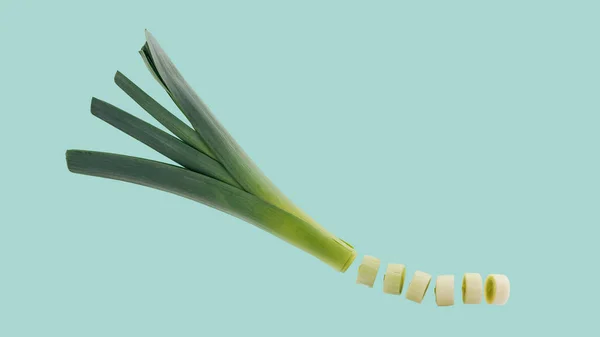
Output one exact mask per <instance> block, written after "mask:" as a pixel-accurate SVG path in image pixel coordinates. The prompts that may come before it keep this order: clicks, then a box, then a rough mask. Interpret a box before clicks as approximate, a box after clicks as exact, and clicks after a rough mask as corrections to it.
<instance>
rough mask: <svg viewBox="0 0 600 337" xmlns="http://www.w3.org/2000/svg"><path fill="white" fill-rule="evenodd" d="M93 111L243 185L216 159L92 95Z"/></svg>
mask: <svg viewBox="0 0 600 337" xmlns="http://www.w3.org/2000/svg"><path fill="white" fill-rule="evenodd" d="M91 111H92V114H93V115H94V116H96V117H98V118H100V119H102V120H103V121H105V122H107V123H108V124H110V125H112V126H114V127H116V128H117V129H119V130H121V131H123V132H125V133H126V134H128V135H130V136H132V137H133V138H135V139H137V140H139V141H140V142H142V143H144V144H146V145H148V146H149V147H151V148H153V149H154V150H156V151H157V152H159V153H161V154H163V155H165V156H166V157H168V158H169V159H171V160H173V161H174V162H176V163H178V164H180V165H182V166H184V167H187V168H189V169H190V170H192V171H195V172H198V173H202V174H205V175H207V176H210V177H213V178H215V179H218V180H220V181H222V182H225V183H227V184H230V185H232V186H235V187H238V188H240V185H239V184H238V183H237V182H236V181H235V179H233V178H232V177H231V175H229V173H228V172H227V171H226V170H225V169H224V168H223V166H221V164H219V163H218V162H217V161H215V160H214V159H212V158H210V157H208V156H207V155H205V154H204V153H202V152H200V151H198V150H196V149H194V148H193V147H191V146H189V145H187V144H185V143H184V142H182V141H181V140H179V139H177V138H175V137H173V136H171V135H170V134H168V133H166V132H164V131H162V130H161V129H159V128H157V127H155V126H153V125H151V124H149V123H146V122H144V121H143V120H141V119H139V118H137V117H135V116H132V115H130V114H128V113H127V112H125V111H123V110H121V109H119V108H117V107H115V106H113V105H111V104H109V103H106V102H104V101H102V100H99V99H97V98H92V105H91Z"/></svg>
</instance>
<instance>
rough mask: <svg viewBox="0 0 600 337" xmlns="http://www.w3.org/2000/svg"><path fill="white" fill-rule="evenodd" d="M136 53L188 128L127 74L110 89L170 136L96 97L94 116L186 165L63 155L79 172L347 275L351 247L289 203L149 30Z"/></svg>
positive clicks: (76, 152) (73, 153) (89, 154)
mask: <svg viewBox="0 0 600 337" xmlns="http://www.w3.org/2000/svg"><path fill="white" fill-rule="evenodd" d="M146 39H147V42H146V44H145V45H144V46H143V47H142V50H141V51H140V54H141V55H142V59H143V60H144V62H145V64H146V66H147V67H148V69H149V70H150V72H151V74H152V76H153V77H154V78H155V79H156V80H157V81H158V82H159V84H160V85H161V86H162V87H163V88H164V89H165V90H166V91H167V93H168V94H169V96H170V97H171V98H172V100H173V101H174V102H175V104H176V106H177V107H178V108H179V109H180V110H181V111H182V112H183V114H184V116H185V117H186V118H187V119H188V120H189V121H190V123H191V125H192V127H189V126H188V125H187V124H186V123H184V122H183V121H181V120H179V119H178V118H177V117H175V116H174V115H173V114H171V113H170V112H169V111H168V110H167V109H165V108H164V107H163V106H162V105H160V104H159V103H158V102H157V101H156V100H154V99H153V98H152V97H150V96H149V95H148V94H146V93H145V92H144V91H143V90H142V89H141V88H140V87H138V86H137V85H136V84H134V83H133V82H132V81H131V80H129V79H128V78H127V77H125V75H123V74H122V73H120V72H117V73H116V75H115V83H116V84H117V85H118V86H119V87H120V88H121V89H122V90H123V91H124V92H125V93H126V94H127V95H129V96H130V97H131V98H132V99H133V100H134V101H135V102H136V103H138V105H140V106H141V107H142V108H143V109H144V110H146V111H147V112H148V113H149V114H150V115H151V116H152V117H154V118H155V119H156V120H157V121H158V122H159V123H161V124H162V125H163V126H164V127H165V128H166V129H167V130H169V131H170V132H171V133H173V135H174V136H173V135H170V134H168V133H167V132H165V131H162V130H160V129H159V128H156V127H154V126H153V125H151V124H149V123H146V122H144V121H143V120H141V119H139V118H137V117H134V116H132V115H130V114H129V113H127V112H125V111H123V110H121V109H119V108H117V107H115V106H113V105H111V104H109V103H107V102H104V101H101V100H99V99H96V98H94V99H92V105H91V111H92V113H93V114H94V115H95V116H96V117H98V118H100V119H102V120H104V121H105V122H107V123H109V124H110V125H112V126H114V127H116V128H117V129H119V130H121V131H123V132H124V133H126V134H128V135H130V136H132V137H133V138H135V139H137V140H139V141H141V142H142V143H144V144H146V145H148V146H149V147H151V148H153V149H154V150H156V151H157V152H159V153H161V154H163V155H165V156H166V157H168V158H170V159H171V160H173V161H174V162H176V163H177V164H179V165H182V166H183V167H179V166H175V165H170V164H165V163H161V162H157V161H152V160H147V159H143V158H137V157H129V156H124V155H119V154H111V153H103V152H91V151H83V150H68V151H67V154H66V160H67V167H68V169H69V170H70V171H71V172H73V173H77V174H84V175H89V176H96V177H102V178H108V179H114V180H120V181H124V182H129V183H134V184H138V185H143V186H147V187H151V188H154V189H158V190H162V191H165V192H169V193H173V194H176V195H179V196H182V197H185V198H188V199H191V200H195V201H197V202H200V203H203V204H205V205H208V206H210V207H213V208H215V209H218V210H221V211H223V212H225V213H228V214H230V215H233V216H235V217H238V218H240V219H242V220H245V221H247V222H249V223H251V224H253V225H255V226H257V227H259V228H261V229H263V230H265V231H267V232H269V233H271V234H273V235H275V236H276V237H279V238H281V239H283V240H284V241H286V242H288V243H290V244H291V245H293V246H295V247H298V248H300V249H302V250H304V251H306V252H307V253H309V254H311V255H313V256H314V257H316V258H318V259H319V260H321V261H323V262H325V263H326V264H328V265H330V266H331V267H333V268H334V269H335V270H337V271H340V272H344V271H346V270H347V269H348V267H349V266H350V265H351V264H352V262H353V261H354V259H355V258H356V252H355V250H354V248H353V247H352V246H351V245H349V244H348V243H346V242H345V241H343V240H341V239H339V238H337V237H336V236H334V235H333V234H331V233H330V232H329V231H327V230H326V229H325V228H324V227H322V226H321V225H320V224H318V223H317V222H316V221H315V220H313V219H312V218H311V217H309V216H308V215H307V214H306V213H304V212H303V211H302V210H300V208H298V207H297V206H296V205H294V204H293V203H292V202H291V201H290V200H289V199H288V198H287V197H286V196H285V195H284V194H283V193H282V192H281V191H280V190H279V189H278V188H277V187H276V186H275V185H274V184H273V183H272V182H271V181H270V180H269V179H268V178H267V177H266V176H265V175H264V174H263V173H262V172H261V171H260V170H259V168H258V167H257V166H256V164H254V162H253V161H252V160H251V159H250V158H249V157H248V156H247V155H246V153H245V152H244V151H243V150H242V148H241V147H240V146H239V145H238V144H237V142H236V141H235V140H234V139H233V138H232V137H231V135H230V134H229V133H228V132H227V130H226V129H225V128H224V127H223V126H222V125H221V124H220V123H219V122H218V121H217V119H216V118H215V116H214V115H213V114H212V112H211V111H210V110H209V109H208V107H207V106H206V105H205V104H204V103H203V102H202V100H201V99H200V97H198V95H197V94H196V93H195V92H194V91H193V90H192V88H191V87H190V86H189V85H188V84H187V83H186V82H185V80H184V79H183V77H182V76H181V74H180V73H179V72H178V71H177V69H176V68H175V66H174V65H173V63H172V62H171V60H170V59H169V58H168V57H167V55H166V53H165V52H164V51H163V50H162V48H161V47H160V46H159V45H158V43H157V42H156V40H155V39H154V38H153V37H152V35H151V34H150V33H149V32H146Z"/></svg>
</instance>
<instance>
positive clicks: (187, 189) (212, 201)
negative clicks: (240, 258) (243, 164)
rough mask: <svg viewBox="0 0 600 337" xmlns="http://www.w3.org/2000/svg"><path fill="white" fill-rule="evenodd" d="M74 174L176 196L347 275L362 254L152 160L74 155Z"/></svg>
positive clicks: (245, 196)
mask: <svg viewBox="0 0 600 337" xmlns="http://www.w3.org/2000/svg"><path fill="white" fill-rule="evenodd" d="M66 158H67V166H68V168H69V170H70V171H71V172H73V173H79V174H84V175H90V176H97V177H103V178H109V179H114V180H120V181H125V182H130V183H134V184H138V185H142V186H147V187H151V188H154V189H158V190H162V191H165V192H170V193H173V194H176V195H179V196H182V197H185V198H188V199H191V200H194V201H197V202H200V203H203V204H205V205H208V206H210V207H213V208H215V209H218V210H221V211H223V212H225V213H228V214H230V215H233V216H235V217H238V218H240V219H242V220H244V221H247V222H249V223H251V224H253V225H255V226H257V227H259V228H261V229H262V230H264V231H266V232H269V233H271V234H273V235H275V236H277V237H279V238H281V239H283V240H285V241H286V242H288V243H290V244H292V245H294V246H296V247H298V248H300V249H302V250H304V251H305V252H307V253H310V254H311V255H313V256H314V257H316V258H318V259H320V260H321V261H323V262H325V263H327V264H328V265H330V266H331V267H333V268H335V269H336V270H339V271H345V270H346V269H347V268H348V266H350V264H351V263H352V261H353V260H354V258H355V256H356V253H355V251H354V250H353V249H348V246H347V245H346V244H345V243H344V242H343V241H340V240H339V239H338V238H336V237H335V236H333V235H331V234H330V233H329V232H327V231H325V230H322V229H321V228H318V227H316V226H314V225H313V224H310V223H307V222H306V221H304V220H302V219H300V218H298V217H297V216H295V215H293V214H290V213H289V212H286V211H284V210H282V209H280V208H278V207H275V206H273V205H271V204H269V203H267V202H264V201H263V200H262V199H260V198H258V197H256V196H254V195H252V194H250V193H248V192H245V191H242V190H240V189H238V188H235V187H233V186H231V185H228V184H225V183H223V182H221V181H219V180H216V179H213V178H210V177H208V176H205V175H202V174H199V173H195V172H192V171H189V170H186V169H184V168H180V167H177V166H173V165H169V164H165V163H160V162H156V161H152V160H147V159H142V158H136V157H130V156H124V155H118V154H111V153H103V152H93V151H81V150H69V151H67V153H66Z"/></svg>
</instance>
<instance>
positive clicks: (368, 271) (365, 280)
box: [356, 255, 381, 288]
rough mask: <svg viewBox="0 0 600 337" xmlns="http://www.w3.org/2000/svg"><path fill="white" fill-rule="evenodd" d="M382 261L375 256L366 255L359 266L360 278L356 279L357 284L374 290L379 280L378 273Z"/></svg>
mask: <svg viewBox="0 0 600 337" xmlns="http://www.w3.org/2000/svg"><path fill="white" fill-rule="evenodd" d="M380 264H381V261H379V259H378V258H376V257H374V256H369V255H365V256H364V257H363V260H362V263H361V264H360V266H358V276H357V277H356V283H358V284H364V285H366V286H367V287H369V288H373V284H375V279H376V278H377V272H378V271H379V265H380Z"/></svg>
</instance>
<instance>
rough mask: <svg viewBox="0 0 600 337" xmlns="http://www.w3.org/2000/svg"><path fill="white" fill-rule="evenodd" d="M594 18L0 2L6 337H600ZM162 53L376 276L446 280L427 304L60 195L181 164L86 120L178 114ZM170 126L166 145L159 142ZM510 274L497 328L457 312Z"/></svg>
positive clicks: (148, 197) (300, 262) (117, 203)
mask: <svg viewBox="0 0 600 337" xmlns="http://www.w3.org/2000/svg"><path fill="white" fill-rule="evenodd" d="M599 11H600V3H599V2H598V1H387V2H385V1H369V2H367V1H364V2H349V1H302V2H300V1H298V2H283V1H247V2H241V1H237V2H231V1H219V2H217V1H214V2H207V1H186V2H184V1H161V2H155V3H152V1H123V0H121V1H93V2H92V1H87V2H86V1H58V0H57V1H21V0H20V1H16V0H15V1H8V2H7V1H6V0H2V1H0V41H1V43H2V45H1V46H0V64H1V65H0V69H1V70H0V71H1V73H0V98H1V99H0V110H1V116H2V132H0V140H1V144H2V155H3V158H4V159H3V162H2V175H0V179H1V187H0V193H1V194H0V195H1V198H2V206H1V208H0V209H1V211H0V336H7V337H13V336H61V337H67V336H338V335H343V336H401V335H410V336H416V335H425V336H433V335H435V336H445V335H449V336H458V335H460V336H462V337H464V336H480V335H484V334H485V335H486V336H519V335H536V336H537V335H540V336H551V335H557V336H566V335H571V334H574V333H585V334H586V335H593V334H594V332H593V331H595V330H597V314H594V312H597V305H596V303H597V302H598V301H599V300H600V298H599V296H598V291H597V290H595V289H597V288H598V284H597V282H598V280H599V279H600V272H599V267H598V261H597V257H598V256H599V254H598V253H599V249H598V229H597V228H598V225H599V224H600V212H599V208H598V202H599V201H600V178H599V174H598V173H599V169H600V159H599V155H598V154H599V152H598V145H599V142H600V133H599V132H598V130H599V126H600V117H599V112H600V100H599V95H598V92H599V89H600V66H599V64H600V48H599V44H598V32H599V29H600V20H598V15H599ZM144 28H148V29H149V30H150V31H151V32H152V33H153V34H154V35H155V36H156V37H157V39H158V40H159V41H160V42H161V44H162V46H163V47H164V48H165V50H167V52H168V53H169V55H170V56H171V57H172V59H173V60H174V62H175V63H176V64H177V66H178V67H179V69H180V70H181V71H182V73H183V74H184V75H185V76H186V78H187V80H188V81H189V82H190V83H191V84H192V86H193V87H194V88H195V89H196V90H197V91H198V93H199V94H200V95H201V96H202V97H203V98H204V100H205V101H206V102H207V103H208V104H209V105H210V107H211V108H212V109H213V111H214V113H215V114H216V115H217V116H218V118H219V119H220V120H221V122H222V123H223V124H224V125H225V126H226V127H227V128H228V129H229V130H230V132H231V133H232V135H233V136H234V137H235V138H236V139H237V140H238V142H239V143H240V144H241V145H242V146H243V147H244V149H245V150H246V151H247V152H248V153H249V154H250V156H251V157H252V158H253V159H254V160H255V161H256V162H257V164H258V165H259V166H260V167H261V168H262V169H263V170H264V171H265V172H266V174H267V175H268V176H269V177H271V178H272V180H273V181H274V182H275V183H276V184H277V185H278V186H279V187H280V188H281V189H282V190H283V191H284V192H285V193H286V194H287V195H288V196H289V197H290V198H292V199H293V200H294V201H296V202H297V204H299V205H300V206H301V207H302V208H304V209H305V210H306V211H307V212H308V213H309V214H311V215H312V216H313V217H314V218H316V219H317V220H318V221H319V222H321V223H322V224H323V225H325V226H326V227H327V228H328V229H330V230H331V231H332V232H334V233H335V234H337V235H339V236H340V237H341V238H343V239H346V240H347V241H349V242H351V243H352V244H354V245H355V246H356V248H357V250H358V253H359V258H358V260H357V261H359V260H360V259H361V255H363V254H369V255H374V256H377V257H379V258H381V260H382V264H383V265H384V266H385V264H387V263H388V262H394V263H404V264H406V265H407V268H408V275H409V277H410V276H412V273H413V272H414V271H415V270H422V271H426V272H429V273H431V274H433V275H434V276H435V275H439V274H447V273H451V274H455V275H456V278H457V288H456V294H457V304H456V305H455V306H454V307H451V308H438V307H437V306H436V305H435V303H434V296H433V291H432V288H430V289H429V292H428V294H427V296H426V298H425V300H424V303H423V304H421V305H417V304H415V303H412V302H409V301H407V300H406V299H405V298H404V296H402V297H394V296H390V295H384V294H383V293H382V290H381V289H382V282H381V275H382V274H381V273H380V277H379V279H378V280H377V283H376V285H375V288H373V289H369V288H366V287H362V286H358V285H356V284H355V283H354V282H355V277H356V269H357V267H358V263H355V264H354V265H353V266H352V267H351V268H350V269H349V271H348V272H347V273H345V274H341V273H335V272H334V271H332V270H331V269H330V268H329V267H328V266H326V265H325V264H322V263H320V262H319V261H317V260H316V259H314V258H311V257H310V256H309V255H307V254H304V253H303V252H301V251H299V250H296V249H294V248H292V247H290V246H288V245H286V244H285V243H283V242H281V241H279V240H277V239H275V238H273V237H271V236H269V235H266V234H265V233H263V232H261V231H260V230H259V229H257V228H255V227H253V226H250V225H248V224H246V223H244V222H242V221H240V220H237V219H235V218H233V217H230V216H227V215H224V214H222V213H219V212H217V211H215V210H212V209H210V208H208V207H205V206H203V205H200V204H197V203H194V202H192V201H189V200H187V199H183V198H180V197H177V196H173V195H170V194H166V193H163V192H159V191H155V190H151V189H147V188H144V187H140V186H134V185H129V184H125V183H121V182H115V181H109V180H102V179H99V178H92V177H85V176H79V175H74V174H71V173H69V172H68V171H67V168H66V165H65V160H64V153H65V150H67V149H69V148H78V149H90V150H100V151H109V152H119V153H124V154H130V155H137V156H141V157H146V158H152V159H158V160H163V161H166V159H164V158H162V157H161V156H160V155H158V154H156V153H154V152H153V151H152V150H150V149H149V148H147V147H145V146H144V145H142V144H140V143H137V142H136V141H135V140H133V139H131V138H128V137H127V136H126V135H124V134H121V133H120V132H119V131H117V130H116V129H113V128H112V127H110V126H108V125H107V124H105V123H103V122H102V121H100V120H98V119H97V118H95V117H93V116H92V115H91V114H90V113H89V104H90V99H91V97H92V96H96V97H98V98H100V99H104V100H107V101H108V102H111V103H113V104H115V105H117V106H119V107H121V108H123V109H125V110H127V111H130V112H131V113H133V114H135V115H138V116H141V117H143V118H144V119H146V120H148V121H150V120H151V119H150V118H149V116H147V115H146V114H145V113H144V112H143V111H142V110H141V109H140V108H139V107H137V106H136V105H135V103H134V102H133V101H132V100H130V99H129V98H128V97H127V96H126V95H125V94H124V93H122V92H121V91H120V89H119V88H118V87H117V86H116V85H115V84H114V83H113V81H112V77H113V74H114V72H115V71H116V70H120V71H122V72H123V73H125V74H126V75H127V76H129V77H130V78H131V79H132V80H134V81H136V82H137V83H138V84H140V86H142V87H143V88H144V89H145V90H147V91H148V92H149V93H150V94H151V95H152V96H154V97H155V98H156V99H158V100H159V101H160V102H162V103H163V104H165V106H167V107H168V108H169V109H171V111H173V112H176V108H175V106H174V104H173V103H172V102H171V101H170V99H169V98H168V96H167V94H166V93H165V92H164V91H163V90H162V88H161V87H160V86H159V85H158V84H157V83H156V82H155V81H154V79H153V78H152V77H151V75H150V73H149V72H148V71H147V70H146V69H145V67H144V64H143V62H142V60H141V58H140V57H139V55H138V54H137V51H138V49H139V48H140V47H141V45H142V43H143V42H144V34H143V33H144ZM155 124H156V123H155ZM464 272H478V273H481V274H482V275H484V276H485V275H487V274H489V273H503V274H506V275H508V276H509V278H510V280H511V282H512V294H511V299H510V301H509V302H508V304H507V305H506V306H503V307H498V306H489V305H486V304H481V305H475V306H466V305H463V304H461V303H460V301H459V297H458V295H459V287H458V283H459V280H460V278H461V275H462V274H463V273H464Z"/></svg>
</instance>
